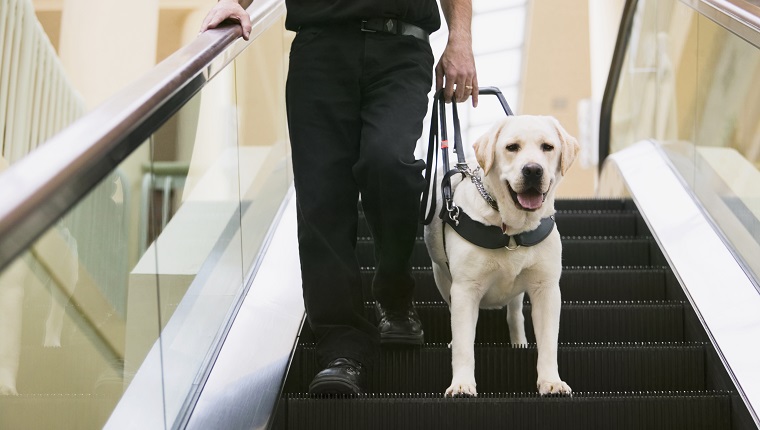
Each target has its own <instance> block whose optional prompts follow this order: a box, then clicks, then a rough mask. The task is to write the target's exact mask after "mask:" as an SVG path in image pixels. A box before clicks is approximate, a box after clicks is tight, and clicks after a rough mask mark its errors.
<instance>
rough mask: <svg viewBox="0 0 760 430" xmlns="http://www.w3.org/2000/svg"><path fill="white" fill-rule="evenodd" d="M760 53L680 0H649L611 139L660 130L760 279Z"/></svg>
mask: <svg viewBox="0 0 760 430" xmlns="http://www.w3.org/2000/svg"><path fill="white" fill-rule="evenodd" d="M759 72H760V52H759V51H758V48H757V47H756V46H754V45H752V44H750V43H748V42H747V41H745V40H744V39H742V38H740V37H738V36H737V35H735V34H733V33H731V32H729V31H728V30H726V29H725V28H724V27H722V26H720V25H718V24H716V23H715V22H713V21H712V20H710V19H709V18H707V17H705V16H703V15H700V14H699V13H698V12H696V11H695V10H694V9H692V8H691V7H689V6H687V5H685V4H684V3H683V2H681V1H677V0H658V1H652V0H649V1H640V2H639V11H638V16H637V19H636V24H635V25H634V29H633V32H632V36H631V44H630V47H629V51H628V53H627V58H626V64H625V66H624V70H623V74H622V77H621V83H620V86H619V88H618V94H617V98H616V101H615V106H614V110H613V131H612V141H611V147H612V150H613V151H616V150H620V149H623V148H625V147H626V146H629V145H631V144H633V143H635V142H637V141H639V140H641V139H656V140H658V141H659V142H660V143H662V144H663V149H664V150H665V151H666V154H668V156H669V157H670V160H671V161H672V163H673V165H674V166H675V167H676V168H677V169H678V170H679V172H680V173H681V175H682V177H683V178H684V179H685V181H686V183H687V184H688V185H689V186H690V187H691V188H692V190H693V191H694V193H695V195H696V196H697V197H698V198H699V200H700V201H701V203H702V205H703V206H704V207H705V209H706V210H707V211H708V213H709V215H710V216H711V217H712V219H713V220H714V221H715V222H716V223H717V225H718V227H719V228H720V230H721V231H722V233H723V234H724V236H725V238H726V239H727V240H728V241H729V242H730V244H731V245H732V246H733V248H734V250H735V251H736V252H737V256H738V257H739V258H740V260H742V261H743V262H744V265H745V267H747V268H748V269H749V271H750V272H752V273H754V276H755V279H760V276H758V274H760V260H759V259H758V258H757V256H758V255H760V191H758V187H757V184H758V183H760V172H758V166H760V126H759V125H758V124H760V121H759V120H758V119H759V118H760V73H759ZM759 282H760V281H759Z"/></svg>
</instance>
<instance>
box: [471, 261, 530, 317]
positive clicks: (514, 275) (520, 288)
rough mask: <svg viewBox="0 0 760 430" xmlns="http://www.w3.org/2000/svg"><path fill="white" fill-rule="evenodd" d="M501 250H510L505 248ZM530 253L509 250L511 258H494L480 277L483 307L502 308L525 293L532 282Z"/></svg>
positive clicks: (481, 305) (481, 304)
mask: <svg viewBox="0 0 760 430" xmlns="http://www.w3.org/2000/svg"><path fill="white" fill-rule="evenodd" d="M501 252H509V251H506V250H503V251H501ZM526 254H530V253H524V252H509V254H508V257H509V258H501V259H497V260H492V261H491V262H490V263H491V264H490V265H489V266H490V269H491V270H489V271H488V272H487V273H483V274H482V276H481V277H480V280H481V282H480V286H479V288H480V289H481V295H482V299H481V301H480V307H481V308H501V307H503V306H505V305H506V304H507V303H508V302H509V301H510V300H512V299H513V298H515V297H516V296H517V295H519V294H521V293H524V292H525V291H526V288H527V286H528V285H530V282H526V281H528V278H530V270H529V268H530V266H532V258H530V255H526Z"/></svg>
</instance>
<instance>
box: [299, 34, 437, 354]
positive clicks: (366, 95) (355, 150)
mask: <svg viewBox="0 0 760 430" xmlns="http://www.w3.org/2000/svg"><path fill="white" fill-rule="evenodd" d="M432 73H433V54H432V52H431V49H430V45H429V44H428V43H427V42H424V41H422V40H420V39H417V38H414V37H412V36H397V35H391V34H385V33H366V32H362V31H360V29H359V23H356V24H355V25H350V26H349V25H346V26H330V27H310V28H307V29H304V30H301V31H300V32H299V33H298V34H297V36H296V38H295V40H294V41H293V45H292V47H291V52H290V67H289V72H288V80H287V110H288V126H289V130H290V140H291V146H292V157H293V173H294V180H295V189H296V199H297V200H296V201H297V207H298V241H299V254H300V258H301V271H302V281H303V294H304V301H305V306H306V312H307V318H308V322H309V324H310V325H311V328H312V330H313V331H314V333H315V334H316V337H317V359H318V361H319V364H320V365H321V366H323V367H324V366H326V365H327V364H328V363H329V362H330V361H332V360H333V359H335V358H338V357H349V358H353V359H355V360H359V361H360V362H362V363H364V364H365V365H366V366H371V365H372V363H373V361H374V359H375V356H376V355H377V353H378V348H379V335H378V332H377V328H376V327H375V326H374V325H372V324H370V323H369V322H368V321H367V319H366V316H365V309H364V301H365V300H372V299H373V298H369V297H363V294H362V287H361V282H362V281H361V277H360V269H359V265H358V262H357V259H356V256H355V247H356V232H357V231H356V229H357V220H358V213H357V202H358V200H359V197H360V196H361V202H362V207H363V209H364V211H365V213H366V217H367V220H368V221H369V224H370V229H371V231H372V235H373V238H374V240H375V244H376V245H375V260H376V272H375V276H374V279H373V285H372V291H373V294H374V296H375V297H374V299H376V300H378V301H380V303H382V304H383V305H385V306H388V307H391V308H392V307H394V306H397V305H398V304H401V303H404V302H408V301H410V300H412V295H413V290H414V280H413V278H412V276H411V254H412V249H413V247H414V242H415V236H416V231H417V211H418V207H419V201H420V194H421V192H422V189H423V188H424V179H423V177H422V170H423V168H424V162H423V161H422V160H417V159H415V157H414V148H415V145H416V141H417V139H418V138H419V136H420V134H421V132H422V121H423V119H424V116H425V113H426V111H427V106H428V92H429V91H430V89H431V87H432V79H433V77H432Z"/></svg>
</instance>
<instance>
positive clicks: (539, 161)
mask: <svg viewBox="0 0 760 430" xmlns="http://www.w3.org/2000/svg"><path fill="white" fill-rule="evenodd" d="M473 148H474V150H475V155H476V158H477V164H478V165H479V169H476V171H475V172H473V174H472V175H471V176H472V177H475V180H471V179H472V177H468V178H465V179H463V180H459V181H457V182H456V183H455V182H454V181H452V189H453V191H454V193H453V199H452V200H453V204H454V205H456V206H457V207H458V211H459V212H462V213H464V214H466V215H467V216H469V218H471V219H472V220H473V221H474V222H476V223H480V224H481V225H484V226H483V227H485V226H490V227H489V228H490V230H494V229H495V235H496V236H500V237H497V238H496V239H499V240H502V241H506V245H505V246H501V247H499V248H495V249H489V248H484V247H482V246H478V245H475V244H473V243H471V242H470V241H468V240H466V239H464V238H463V237H462V236H460V234H459V233H457V231H455V230H454V226H453V224H451V225H446V226H445V227H444V226H443V225H442V220H441V219H440V218H438V217H435V219H434V221H433V222H432V223H431V224H430V225H428V226H426V228H425V242H426V244H427V248H428V252H429V253H430V256H431V258H432V260H433V273H434V276H435V281H436V284H437V285H438V289H439V290H440V292H441V294H442V295H443V297H444V298H445V299H446V301H447V302H448V304H449V310H450V312H451V333H452V340H451V345H450V346H451V357H452V363H451V366H452V372H453V376H452V381H451V386H450V387H449V388H448V389H447V390H446V396H476V395H477V390H476V388H475V387H476V383H475V353H474V343H475V326H476V324H477V321H478V311H479V308H502V307H504V306H506V307H507V322H508V323H509V336H510V341H511V343H512V344H513V345H522V344H526V343H527V340H526V337H525V327H524V318H523V313H522V304H523V295H524V294H525V293H528V296H529V297H530V300H531V304H532V318H533V326H534V328H535V335H536V341H537V346H538V363H537V369H538V381H537V388H538V391H539V393H540V394H542V395H545V394H554V393H562V394H568V393H570V392H571V390H570V387H569V386H568V385H567V384H566V383H565V382H564V381H562V379H561V378H560V376H559V372H558V370H557V338H558V333H559V316H560V308H561V305H562V303H561V297H560V290H559V278H560V272H561V270H562V245H561V243H560V234H559V232H558V231H557V229H556V227H555V226H554V220H553V218H552V215H554V213H555V210H554V196H555V191H556V189H557V185H558V184H559V182H560V180H561V179H562V177H563V175H564V174H565V172H566V171H567V169H568V168H569V167H570V165H571V164H572V162H573V160H574V159H575V156H576V154H577V153H578V150H579V146H578V142H577V141H576V140H575V139H574V138H573V137H572V136H570V135H569V134H568V133H567V132H566V131H565V129H564V128H563V127H562V126H561V125H560V124H559V122H558V121H557V120H556V119H554V118H553V117H548V116H528V115H521V116H509V117H507V118H506V119H504V120H503V121H501V122H500V123H499V124H497V125H495V126H494V127H493V128H492V129H491V130H490V131H489V132H488V133H487V134H486V135H484V136H483V137H481V138H480V139H479V140H478V141H477V142H475V144H474V145H473ZM470 166H472V164H470ZM481 171H482V172H481ZM481 176H482V178H481ZM478 179H479V180H478ZM438 195H440V193H438ZM489 198H490V199H491V202H490V203H489V201H488V199H489ZM436 204H437V207H438V208H441V207H442V204H443V202H442V201H441V199H440V198H439V200H438V202H437V203H436ZM444 212H445V211H444ZM459 212H457V213H456V214H455V217H456V218H457V220H459V219H461V218H462V217H461V216H457V215H458V214H459ZM539 230H543V231H545V233H544V234H543V235H542V236H545V238H543V237H542V238H540V239H539V240H540V241H539V242H538V243H536V244H532V243H528V245H531V246H525V243H526V242H531V240H532V239H533V238H532V237H531V234H534V233H535V232H537V231H539ZM526 232H528V233H526ZM521 235H526V237H527V239H526V238H523V237H522V236H521ZM521 238H522V239H523V240H521ZM520 243H523V245H522V246H520V245H519V244H520Z"/></svg>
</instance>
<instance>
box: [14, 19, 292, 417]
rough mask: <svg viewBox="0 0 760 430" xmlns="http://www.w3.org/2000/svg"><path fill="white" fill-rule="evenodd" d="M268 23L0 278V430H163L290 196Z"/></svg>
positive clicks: (276, 43)
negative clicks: (255, 37)
mask: <svg viewBox="0 0 760 430" xmlns="http://www.w3.org/2000/svg"><path fill="white" fill-rule="evenodd" d="M288 43H289V40H288V37H287V36H285V35H284V30H283V23H282V22H278V23H275V24H273V25H272V26H271V27H270V29H269V30H267V31H266V32H265V33H264V34H263V35H262V36H260V37H259V38H258V39H256V40H255V41H254V42H253V43H252V44H251V46H250V47H249V48H248V49H247V50H246V51H244V53H243V54H242V56H241V57H240V59H238V60H236V61H235V63H233V64H231V65H230V66H228V67H227V68H225V69H224V70H222V71H221V72H220V74H219V75H217V77H216V78H215V79H214V80H212V81H211V82H209V83H208V84H207V85H206V86H205V87H204V88H203V90H202V91H201V92H200V93H199V94H197V95H196V96H195V97H194V98H193V99H191V100H190V101H189V102H188V103H187V104H186V105H185V106H183V107H182V108H181V109H180V110H179V111H178V112H177V113H176V114H175V115H174V116H173V117H171V118H170V119H168V121H166V122H165V123H164V124H163V125H162V126H161V127H160V129H159V130H156V131H155V133H154V134H153V135H152V137H151V138H150V139H149V141H147V142H145V143H143V145H141V146H140V147H139V148H138V149H137V150H136V151H135V152H134V153H133V154H131V155H130V156H129V157H128V159H126V160H125V161H124V162H123V163H121V164H120V165H119V166H118V167H117V168H116V169H115V170H114V171H113V172H111V173H110V174H109V175H108V176H107V177H106V178H105V179H104V180H103V181H101V183H100V184H99V185H98V186H97V187H95V188H94V189H93V190H91V191H90V192H89V194H88V195H87V196H86V197H85V198H84V199H83V200H82V201H81V202H79V203H78V204H77V205H76V206H75V207H74V208H73V209H72V210H71V211H70V212H69V213H68V214H67V215H66V216H65V217H64V218H62V219H61V220H59V221H58V222H57V223H56V224H55V225H54V226H53V227H51V228H50V229H49V230H48V231H47V232H46V233H45V234H44V235H43V236H42V237H41V238H40V239H39V240H38V241H37V242H36V243H35V244H34V245H33V246H32V247H31V248H30V249H28V250H27V252H26V253H25V254H24V255H23V256H22V257H20V258H19V259H17V260H16V261H15V262H14V263H13V264H11V265H10V266H9V267H8V268H6V269H5V270H4V271H3V272H2V273H1V274H0V429H6V428H7V429H17V428H18V429H38V428H39V429H48V428H50V429H53V428H54V429H77V430H79V429H100V428H112V427H128V428H165V427H166V428H169V427H172V426H173V423H175V421H176V420H177V419H178V418H181V417H182V416H183V414H185V413H187V412H188V410H190V408H191V407H192V399H193V396H194V395H196V394H197V390H199V389H201V388H202V383H199V381H202V379H203V377H204V375H205V372H206V371H207V368H208V366H210V365H211V364H212V363H213V359H214V356H215V353H216V350H217V348H218V346H219V344H220V342H221V340H222V339H223V337H224V333H225V330H226V329H227V321H228V319H229V318H230V317H231V316H233V315H234V308H235V304H236V303H237V301H238V300H240V299H242V297H243V295H244V294H245V282H244V280H245V277H246V276H247V275H248V272H249V271H250V269H251V266H253V265H254V263H255V261H256V260H257V258H259V253H260V250H261V246H262V243H263V242H264V241H265V239H266V234H267V232H268V230H269V228H270V225H271V223H272V220H273V219H274V218H275V215H276V213H277V211H278V209H279V206H280V203H281V202H282V200H283V198H284V196H285V194H286V192H287V190H288V189H289V187H290V182H291V179H290V173H289V172H290V169H289V166H288V160H289V156H288V142H287V134H286V130H285V109H284V80H285V72H284V70H285V67H286V64H285V62H286V60H285V59H286V56H285V53H286V52H287V50H288V46H287V45H288Z"/></svg>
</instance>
